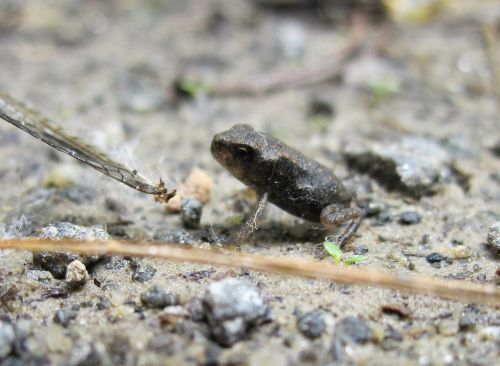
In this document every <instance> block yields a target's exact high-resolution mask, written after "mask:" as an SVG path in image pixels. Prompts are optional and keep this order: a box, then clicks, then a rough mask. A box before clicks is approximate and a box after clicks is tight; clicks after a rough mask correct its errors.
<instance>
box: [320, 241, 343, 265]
mask: <svg viewBox="0 0 500 366" xmlns="http://www.w3.org/2000/svg"><path fill="white" fill-rule="evenodd" d="M323 247H324V248H325V250H326V252H327V253H328V254H330V255H331V256H332V258H333V262H334V263H335V264H339V263H340V260H341V259H342V251H341V250H340V248H339V247H338V246H337V245H336V244H334V243H332V242H331V241H328V240H325V242H324V243H323Z"/></svg>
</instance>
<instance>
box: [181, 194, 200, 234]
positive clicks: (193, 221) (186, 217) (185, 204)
mask: <svg viewBox="0 0 500 366" xmlns="http://www.w3.org/2000/svg"><path fill="white" fill-rule="evenodd" d="M202 211H203V205H202V204H201V202H200V201H198V200H197V199H195V198H185V199H182V200H181V221H182V224H183V225H184V226H185V227H186V228H188V229H196V228H198V227H199V226H200V220H201V213H202Z"/></svg>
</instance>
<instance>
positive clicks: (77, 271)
mask: <svg viewBox="0 0 500 366" xmlns="http://www.w3.org/2000/svg"><path fill="white" fill-rule="evenodd" d="M88 279H89V274H88V272H87V268H86V267H85V264H83V263H82V262H80V261H79V260H76V261H73V262H71V263H70V264H68V267H67V268H66V278H65V281H66V284H67V285H68V286H69V287H71V288H78V287H81V286H83V285H84V284H85V282H86V281H87V280H88Z"/></svg>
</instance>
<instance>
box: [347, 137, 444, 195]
mask: <svg viewBox="0 0 500 366" xmlns="http://www.w3.org/2000/svg"><path fill="white" fill-rule="evenodd" d="M344 157H345V158H346V160H347V163H348V164H349V166H350V167H352V168H354V169H356V170H358V171H360V172H363V173H368V174H370V175H371V176H372V177H373V178H375V179H377V180H378V181H379V182H380V183H382V184H383V185H385V186H386V187H387V188H389V189H390V190H399V191H402V192H404V193H406V194H407V195H409V196H412V197H417V198H419V197H421V196H424V195H428V194H431V193H435V191H436V190H437V188H438V187H439V186H440V185H441V183H443V182H445V181H447V180H448V178H449V177H450V176H451V175H452V172H451V169H450V165H451V158H450V156H449V154H448V152H447V151H446V150H445V149H444V148H443V147H441V145H439V144H438V143H437V142H435V141H433V140H429V139H425V138H421V137H411V136H406V137H403V138H402V139H400V140H398V141H389V142H385V143H373V144H371V145H370V146H363V145H359V144H352V145H349V146H347V147H346V149H345V152H344Z"/></svg>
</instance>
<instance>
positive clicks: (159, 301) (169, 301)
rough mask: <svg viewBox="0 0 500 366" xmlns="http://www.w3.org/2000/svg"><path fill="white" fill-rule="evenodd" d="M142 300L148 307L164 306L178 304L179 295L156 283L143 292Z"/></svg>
mask: <svg viewBox="0 0 500 366" xmlns="http://www.w3.org/2000/svg"><path fill="white" fill-rule="evenodd" d="M141 302H142V303H143V304H144V306H146V307H148V308H164V307H166V306H172V305H175V304H177V296H176V295H175V294H174V293H172V292H169V291H166V290H164V289H162V288H161V287H160V286H157V285H155V286H153V287H151V288H150V289H149V290H147V291H144V292H143V293H142V294H141Z"/></svg>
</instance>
